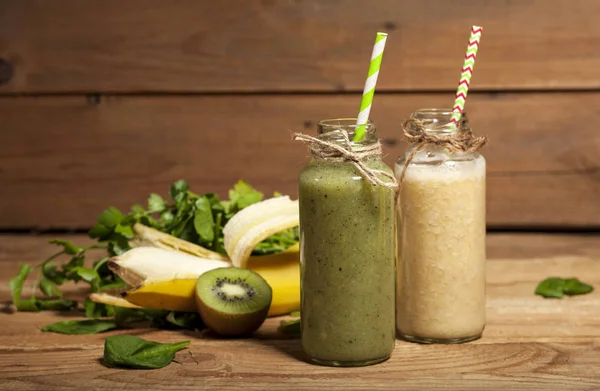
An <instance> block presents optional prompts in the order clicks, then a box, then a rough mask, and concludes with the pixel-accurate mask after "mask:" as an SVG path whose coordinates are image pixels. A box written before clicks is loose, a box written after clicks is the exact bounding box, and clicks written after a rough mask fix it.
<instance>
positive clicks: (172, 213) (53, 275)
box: [10, 180, 298, 329]
mask: <svg viewBox="0 0 600 391" xmlns="http://www.w3.org/2000/svg"><path fill="white" fill-rule="evenodd" d="M279 195H280V194H279ZM169 196H170V199H165V198H163V197H162V196H160V195H158V194H155V193H152V194H150V195H149V197H148V199H147V207H146V208H145V207H144V206H142V205H137V204H136V205H133V206H132V207H131V210H130V212H129V213H127V214H124V213H122V212H121V211H120V210H118V209H117V208H115V207H113V206H110V207H108V208H107V209H106V210H104V211H103V212H102V213H101V214H100V216H98V221H97V223H96V225H94V227H93V228H92V229H91V230H90V231H89V236H90V238H92V239H96V240H97V241H98V243H97V244H94V245H92V246H88V247H83V246H78V245H76V244H73V243H71V242H69V241H67V240H62V239H54V240H52V241H50V242H51V243H53V244H55V245H57V246H58V248H59V251H58V252H56V253H55V254H53V255H52V256H51V257H49V258H48V259H46V260H44V261H43V262H42V263H41V264H39V265H38V266H36V267H35V268H33V267H31V266H29V265H23V266H22V267H21V270H20V271H19V273H18V275H17V276H15V277H14V278H13V279H11V283H10V287H11V292H12V295H13V303H14V304H15V306H16V307H17V309H18V310H20V311H39V310H46V309H52V310H66V309H72V308H75V307H77V302H75V301H72V300H66V299H62V298H61V297H62V294H61V291H60V286H61V285H62V284H64V283H66V282H75V283H84V284H87V285H89V289H90V291H91V292H100V291H104V290H107V289H112V288H116V287H122V286H125V283H124V282H123V280H121V279H120V278H119V277H118V276H117V275H115V274H114V273H113V272H112V271H111V270H110V269H109V268H108V265H107V261H108V259H109V257H111V256H115V255H119V254H122V253H124V252H125V251H128V250H129V249H130V246H129V240H130V239H132V238H133V237H134V235H135V232H134V230H133V226H134V225H135V224H136V223H140V224H143V225H146V226H149V227H152V228H154V229H157V230H159V231H161V232H165V233H168V234H170V235H173V236H175V237H178V238H179V239H183V240H187V241H190V242H192V243H196V244H199V245H201V246H203V247H205V248H207V249H209V250H212V251H216V252H219V253H222V254H224V253H225V248H224V240H223V227H224V226H225V225H226V224H227V222H228V221H229V219H231V218H232V217H233V216H234V215H235V214H236V213H237V212H239V211H240V210H242V209H243V208H245V207H247V206H249V205H252V204H254V203H256V202H259V201H261V200H262V198H263V194H262V193H261V192H259V191H257V190H255V189H254V188H252V186H250V185H249V184H248V183H246V182H244V181H239V182H237V183H236V184H235V185H234V187H233V189H231V190H230V191H229V198H230V199H228V200H220V199H219V197H218V196H217V195H216V194H214V193H205V194H203V195H199V194H196V193H193V192H191V191H190V186H189V185H188V183H187V182H186V181H184V180H179V181H177V182H175V183H174V184H173V185H171V187H170V189H169ZM297 242H298V229H297V228H293V229H288V230H285V231H283V232H280V233H277V234H276V235H273V236H271V237H269V238H267V239H266V240H265V241H263V242H262V243H260V244H259V245H258V246H257V247H256V249H254V251H253V255H262V254H273V253H277V252H281V251H284V250H286V249H287V248H289V247H290V246H292V245H294V244H296V243H297ZM93 250H94V251H95V250H98V251H99V252H100V251H101V252H104V254H103V255H102V257H103V258H102V259H100V260H98V261H95V262H93V263H92V262H90V261H89V257H90V253H91V252H92V251H93ZM62 258H64V259H62ZM97 258H98V257H97V256H95V257H94V259H97ZM61 260H62V262H61ZM90 264H91V266H90ZM35 269H38V270H39V273H38V274H39V276H38V278H37V279H36V283H35V284H34V285H33V292H32V294H31V296H30V297H29V298H26V299H25V298H23V297H22V294H21V292H22V289H23V284H24V281H25V280H26V279H27V277H28V276H29V275H30V274H31V273H32V272H33V271H34V270H35ZM38 290H39V291H40V292H41V294H43V295H44V296H46V297H48V299H43V300H42V299H38V298H36V297H35V294H36V292H37V291H38ZM57 298H58V299H57ZM83 309H84V310H85V314H86V316H87V317H89V318H104V317H110V316H115V321H117V318H119V320H121V321H122V320H123V319H127V318H131V319H134V318H136V319H139V320H150V321H151V325H152V326H154V327H161V328H186V329H194V328H203V327H204V326H203V324H202V322H201V321H200V319H199V317H198V316H197V315H196V314H184V313H175V312H169V311H163V312H160V313H157V312H154V313H151V312H148V311H149V310H136V311H138V312H128V313H125V312H123V311H120V310H118V309H116V308H115V307H113V306H110V305H105V304H99V303H95V302H93V301H91V300H89V299H86V300H85V301H84V303H83ZM140 311H146V312H140ZM117 323H119V324H121V323H122V322H119V321H117Z"/></svg>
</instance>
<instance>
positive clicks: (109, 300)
mask: <svg viewBox="0 0 600 391" xmlns="http://www.w3.org/2000/svg"><path fill="white" fill-rule="evenodd" d="M134 230H135V232H136V238H135V239H134V240H132V241H131V242H130V245H132V247H136V246H140V245H141V246H153V247H138V248H134V249H132V250H130V251H128V252H126V253H125V254H123V255H121V256H119V257H115V258H113V259H111V260H110V261H109V267H110V268H111V270H113V271H114V272H115V273H116V274H118V275H119V276H121V277H122V278H123V279H124V280H125V281H126V282H127V283H128V284H129V285H130V286H132V287H133V289H131V290H129V291H127V292H125V293H122V294H121V296H122V297H119V296H116V295H110V294H93V295H92V296H90V299H91V300H93V301H96V302H100V303H105V304H113V305H119V306H126V303H129V305H130V306H139V307H142V308H155V309H166V310H172V311H189V312H195V311H196V306H195V301H194V300H195V299H194V289H195V285H196V279H197V278H198V277H199V276H200V275H201V274H202V273H204V272H205V271H208V270H212V269H214V268H217V267H223V266H224V265H229V266H230V265H231V264H230V263H229V262H227V261H226V260H228V259H227V257H225V256H223V255H221V254H218V253H214V252H212V251H210V250H208V249H205V248H203V247H200V246H198V245H195V244H193V243H190V242H186V241H183V240H181V239H178V238H175V237H173V236H171V235H168V234H165V233H162V232H160V231H157V230H154V229H152V228H149V227H144V226H140V225H136V226H135V227H134ZM174 250H175V251H174ZM215 254H216V255H215ZM244 263H246V267H248V268H249V269H251V270H254V271H256V272H257V273H258V274H260V275H261V276H262V277H263V278H264V279H265V280H266V281H267V283H268V284H269V285H270V286H271V288H272V290H273V300H272V303H271V308H270V310H269V316H277V315H283V314H288V313H290V312H292V311H295V310H298V309H299V308H300V263H299V245H298V244H296V245H294V246H292V247H290V248H289V249H288V250H286V251H284V252H282V253H279V254H273V255H264V256H252V257H250V258H249V259H247V260H245V261H244Z"/></svg>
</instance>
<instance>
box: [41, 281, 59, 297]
mask: <svg viewBox="0 0 600 391" xmlns="http://www.w3.org/2000/svg"><path fill="white" fill-rule="evenodd" d="M40 290H41V291H42V292H43V293H44V295H46V296H48V297H51V296H59V297H62V292H61V291H60V289H58V286H57V285H56V283H55V282H54V281H52V280H48V279H47V278H44V279H42V280H41V281H40Z"/></svg>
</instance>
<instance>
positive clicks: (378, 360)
mask: <svg viewBox="0 0 600 391" xmlns="http://www.w3.org/2000/svg"><path fill="white" fill-rule="evenodd" d="M389 358H390V356H387V357H382V358H376V359H374V360H368V361H335V360H321V359H318V358H313V357H309V358H308V360H309V362H311V363H313V364H318V365H325V366H328V367H366V366H368V365H375V364H379V363H382V362H384V361H386V360H387V359H389Z"/></svg>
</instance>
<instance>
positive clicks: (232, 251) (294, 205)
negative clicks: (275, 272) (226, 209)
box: [223, 196, 300, 267]
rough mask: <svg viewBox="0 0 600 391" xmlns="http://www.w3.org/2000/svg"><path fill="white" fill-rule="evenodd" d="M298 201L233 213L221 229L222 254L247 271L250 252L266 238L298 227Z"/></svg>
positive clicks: (281, 199) (267, 202) (260, 204)
mask: <svg viewBox="0 0 600 391" xmlns="http://www.w3.org/2000/svg"><path fill="white" fill-rule="evenodd" d="M299 219H300V212H299V207H298V200H296V201H292V200H291V199H290V197H288V196H283V197H274V198H270V199H268V200H265V201H262V202H258V203H256V204H252V205H250V206H248V207H246V208H244V209H242V210H241V211H240V212H238V213H236V214H235V215H234V216H233V217H232V218H231V219H230V220H229V221H228V222H227V224H226V225H225V227H223V237H224V242H225V251H227V254H228V255H229V257H230V258H231V262H232V263H233V265H234V266H237V267H246V265H247V262H248V259H249V258H250V254H251V253H252V250H254V248H255V247H256V246H257V245H258V244H259V243H260V242H262V241H263V240H265V239H266V238H268V237H269V236H271V235H273V234H276V233H277V232H281V231H283V230H284V229H288V228H293V227H296V226H298V224H299Z"/></svg>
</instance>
